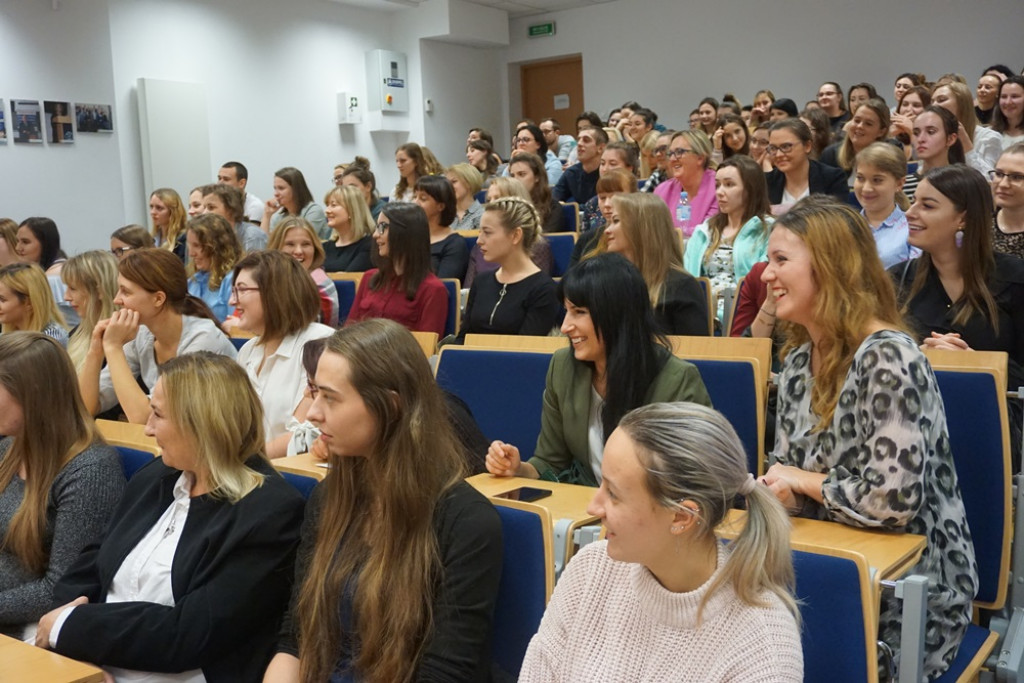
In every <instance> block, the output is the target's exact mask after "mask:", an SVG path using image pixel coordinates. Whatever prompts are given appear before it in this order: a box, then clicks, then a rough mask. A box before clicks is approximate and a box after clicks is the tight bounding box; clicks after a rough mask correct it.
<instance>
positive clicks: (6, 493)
mask: <svg viewBox="0 0 1024 683" xmlns="http://www.w3.org/2000/svg"><path fill="white" fill-rule="evenodd" d="M108 256H109V254H108ZM77 385H78V382H77V380H76V378H75V368H74V367H73V366H72V365H71V361H70V360H69V359H68V356H67V354H66V353H64V352H63V351H62V350H61V348H60V346H59V345H58V344H57V342H55V341H54V340H52V339H50V338H49V337H46V336H44V335H42V334H39V333H36V332H11V333H7V334H4V335H2V336H0V434H4V435H6V436H5V437H4V438H0V528H2V529H3V535H2V537H0V633H3V634H5V635H9V636H13V637H15V638H19V639H20V638H27V637H29V636H31V635H32V634H33V633H34V632H35V622H36V621H37V620H38V619H39V618H40V617H41V616H43V614H45V613H46V611H47V610H48V609H50V606H51V604H52V603H53V584H54V583H55V582H56V581H57V579H58V578H60V576H61V575H62V574H63V573H64V571H65V570H66V569H67V568H68V567H69V566H70V565H71V563H72V562H74V560H75V558H76V557H78V554H79V553H80V552H81V550H82V548H84V547H85V545H86V543H88V542H89V541H91V540H92V538H93V537H94V536H96V535H97V534H98V533H99V532H100V531H102V529H103V527H104V526H105V525H106V523H107V520H108V519H109V518H110V514H111V513H112V512H113V511H114V508H115V507H116V506H117V502H118V500H119V499H120V498H121V493H122V491H123V490H124V473H123V472H122V470H121V464H120V460H119V458H118V456H117V452H116V451H115V450H114V449H113V448H111V447H110V446H107V445H105V444H104V443H103V439H102V438H101V437H100V435H99V432H97V431H96V426H95V425H94V424H93V421H92V417H91V416H90V415H89V413H88V412H86V410H85V406H84V405H82V400H81V399H80V398H79V394H78V386H77ZM43 424H45V425H47V428H45V429H43V428H41V426H42V425H43Z"/></svg>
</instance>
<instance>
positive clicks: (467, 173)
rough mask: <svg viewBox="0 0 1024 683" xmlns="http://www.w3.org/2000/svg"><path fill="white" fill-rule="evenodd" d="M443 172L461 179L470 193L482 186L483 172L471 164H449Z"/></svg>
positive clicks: (474, 192)
mask: <svg viewBox="0 0 1024 683" xmlns="http://www.w3.org/2000/svg"><path fill="white" fill-rule="evenodd" d="M445 174H447V175H453V176H455V177H456V178H458V179H459V180H461V181H462V184H463V185H465V186H466V189H467V190H469V193H470V194H471V195H475V194H476V193H477V192H479V191H480V190H482V189H483V187H484V174H483V173H481V172H480V169H478V168H477V167H476V166H474V165H472V164H466V163H462V164H455V165H454V166H449V167H448V170H447V171H445Z"/></svg>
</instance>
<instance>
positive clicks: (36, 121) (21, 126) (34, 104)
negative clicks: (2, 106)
mask: <svg viewBox="0 0 1024 683" xmlns="http://www.w3.org/2000/svg"><path fill="white" fill-rule="evenodd" d="M40 113H41V110H40V108H39V100H11V129H12V131H13V132H14V143H15V144H34V145H41V144H43V132H42V128H41V127H40V123H41V118H40Z"/></svg>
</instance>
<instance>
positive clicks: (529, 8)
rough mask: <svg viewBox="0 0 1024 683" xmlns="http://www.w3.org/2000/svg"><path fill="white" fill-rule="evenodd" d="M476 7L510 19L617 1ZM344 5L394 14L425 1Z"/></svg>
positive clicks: (541, 0)
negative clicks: (496, 11) (502, 11)
mask: <svg viewBox="0 0 1024 683" xmlns="http://www.w3.org/2000/svg"><path fill="white" fill-rule="evenodd" d="M466 1H467V2H471V3H473V4H474V5H483V6H485V7H493V8H495V9H500V10H505V11H506V12H508V16H509V17H510V18H516V17H525V16H529V15H531V14H545V13H547V12H557V11H559V10H564V9H572V8H574V7H589V6H590V5H600V4H603V3H606V2H614V1H615V0H466ZM335 2H340V3H341V4H343V5H356V6H358V7H365V8H368V9H376V10H381V11H385V12H394V11H397V10H400V9H406V8H409V7H418V6H419V5H420V4H422V3H423V2H424V0H335Z"/></svg>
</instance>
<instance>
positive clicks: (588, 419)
mask: <svg viewBox="0 0 1024 683" xmlns="http://www.w3.org/2000/svg"><path fill="white" fill-rule="evenodd" d="M559 296H560V297H561V298H562V299H563V301H564V303H565V309H566V316H565V321H564V322H563V323H562V333H563V334H565V335H566V336H567V337H569V342H570V348H568V349H561V350H559V351H556V352H555V354H554V356H553V357H552V358H551V366H550V367H549V368H548V377H547V385H546V387H545V389H544V408H543V413H542V415H541V431H540V436H539V437H538V438H537V446H536V448H535V449H534V453H533V457H532V458H530V459H529V460H527V461H525V462H524V461H522V459H521V458H520V455H519V449H518V448H517V447H516V446H514V445H512V444H507V443H503V442H501V441H495V442H493V443H492V444H491V447H490V449H489V450H488V451H487V470H488V471H489V472H490V473H491V474H494V475H497V476H506V477H511V476H520V477H530V478H533V479H538V478H544V479H558V480H559V481H568V482H571V483H576V484H585V485H589V486H597V485H598V483H599V482H600V480H601V459H602V457H603V455H604V443H605V441H606V440H607V438H608V435H609V434H611V432H612V431H614V429H615V427H616V426H617V425H618V423H619V420H620V419H621V418H622V416H623V415H625V414H626V413H627V412H629V411H630V410H632V409H634V408H637V407H639V406H642V405H647V404H649V403H660V402H665V401H692V402H695V403H700V404H703V405H706V406H710V405H711V399H710V398H709V397H708V393H707V390H706V389H705V388H704V383H703V382H702V381H701V378H700V373H699V372H698V371H697V368H695V367H694V366H693V365H691V364H690V363H687V362H686V361H684V360H681V359H679V358H676V357H675V356H673V355H672V352H671V350H670V346H669V343H668V340H667V339H665V337H664V336H662V335H661V334H660V333H658V332H656V328H655V324H654V317H653V311H652V308H651V302H650V298H649V296H648V293H647V285H646V284H645V283H644V279H643V277H642V276H641V275H640V271H638V270H637V269H636V268H635V267H634V266H633V265H632V264H631V263H630V262H629V261H628V260H626V259H625V258H624V257H622V256H620V255H618V254H602V255H600V256H597V257H594V258H591V259H588V260H586V261H582V262H580V263H579V264H577V265H576V266H574V267H573V268H572V269H571V270H570V271H569V272H568V273H566V275H565V277H564V278H563V280H562V282H561V285H560V295H559Z"/></svg>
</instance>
